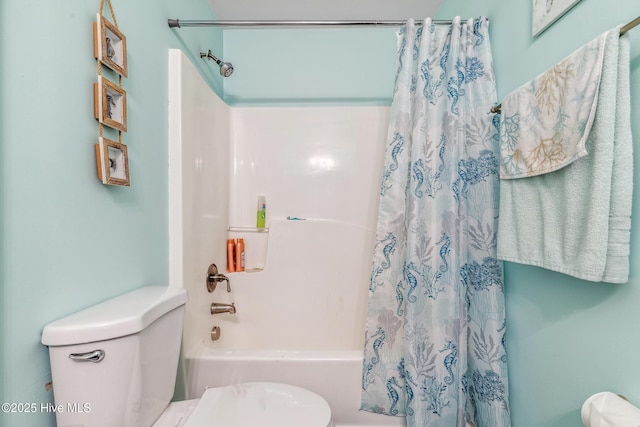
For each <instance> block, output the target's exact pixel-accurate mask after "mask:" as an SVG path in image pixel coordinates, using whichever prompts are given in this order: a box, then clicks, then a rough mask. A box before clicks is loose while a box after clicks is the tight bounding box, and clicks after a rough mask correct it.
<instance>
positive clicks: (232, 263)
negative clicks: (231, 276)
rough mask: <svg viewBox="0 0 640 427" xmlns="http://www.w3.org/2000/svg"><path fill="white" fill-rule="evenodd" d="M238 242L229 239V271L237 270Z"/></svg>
mask: <svg viewBox="0 0 640 427" xmlns="http://www.w3.org/2000/svg"><path fill="white" fill-rule="evenodd" d="M235 253H236V242H235V240H233V239H227V271H228V272H229V273H233V272H234V271H236V257H235Z"/></svg>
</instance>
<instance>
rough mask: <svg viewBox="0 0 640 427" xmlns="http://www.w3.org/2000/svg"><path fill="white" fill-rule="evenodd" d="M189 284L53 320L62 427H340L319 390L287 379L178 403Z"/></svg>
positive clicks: (47, 340) (48, 333)
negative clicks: (177, 382) (176, 395)
mask: <svg viewBox="0 0 640 427" xmlns="http://www.w3.org/2000/svg"><path fill="white" fill-rule="evenodd" d="M186 301H187V293H186V291H185V290H184V289H169V288H166V287H161V286H150V287H146V288H141V289H138V290H135V291H133V292H130V293H128V294H125V295H122V296H120V297H117V298H114V299H111V300H109V301H105V302H103V303H100V304H98V305H95V306H93V307H89V308H87V309H85V310H82V311H80V312H78V313H75V314H72V315H70V316H67V317H65V318H63V319H60V320H57V321H55V322H53V323H50V324H48V325H47V326H46V327H45V328H44V331H43V333H42V343H43V344H44V345H47V346H48V347H49V356H50V363H51V376H52V383H53V393H54V400H55V404H56V406H57V407H62V408H65V410H64V411H60V412H56V422H57V425H58V427H71V426H73V427H79V426H87V427H89V426H91V427H94V426H95V427H150V426H153V427H176V426H179V427H203V426H224V427H300V426H305V427H334V424H333V422H332V420H331V409H330V407H329V404H328V403H327V402H326V401H325V400H324V399H323V398H322V397H321V396H319V395H317V394H315V393H313V392H311V391H309V390H306V389H303V388H300V387H296V386H292V385H288V384H279V383H241V384H234V385H229V386H226V387H215V388H209V389H207V390H205V392H204V394H203V395H202V397H200V399H193V400H187V401H181V402H170V400H171V398H172V396H173V391H174V386H175V380H176V373H177V367H178V358H179V353H180V343H181V337H182V325H183V317H184V305H185V303H186Z"/></svg>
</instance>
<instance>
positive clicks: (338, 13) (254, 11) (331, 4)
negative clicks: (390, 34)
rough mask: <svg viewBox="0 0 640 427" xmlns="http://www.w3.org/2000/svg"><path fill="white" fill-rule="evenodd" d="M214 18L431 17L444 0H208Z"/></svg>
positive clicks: (326, 18) (352, 18) (338, 18)
mask: <svg viewBox="0 0 640 427" xmlns="http://www.w3.org/2000/svg"><path fill="white" fill-rule="evenodd" d="M208 1H209V5H210V6H211V8H212V9H213V13H214V14H215V15H216V17H217V18H218V19H224V20H227V19H239V20H260V19H268V20H384V19H389V20H400V19H408V18H415V19H424V18H426V17H433V16H435V14H436V12H437V11H438V9H439V8H440V6H441V5H442V3H443V2H444V0H208Z"/></svg>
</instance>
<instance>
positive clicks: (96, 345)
mask: <svg viewBox="0 0 640 427" xmlns="http://www.w3.org/2000/svg"><path fill="white" fill-rule="evenodd" d="M186 301H187V292H186V291H185V290H184V289H170V288H167V287H164V286H149V287H145V288H140V289H137V290H135V291H132V292H129V293H127V294H124V295H121V296H119V297H116V298H113V299H111V300H108V301H105V302H103V303H100V304H98V305H95V306H92V307H89V308H87V309H85V310H82V311H80V312H77V313H75V314H72V315H70V316H67V317H65V318H63V319H60V320H57V321H55V322H53V323H50V324H48V325H47V326H46V327H45V328H44V331H43V332H42V343H43V344H44V345H46V346H48V347H49V357H50V363H51V377H52V380H53V395H54V399H55V406H56V408H57V409H59V410H57V411H56V422H57V426H58V427H72V426H73V427H81V426H86V427H116V426H117V427H147V426H150V425H151V424H153V422H154V421H155V420H156V419H157V418H158V417H159V416H160V414H162V411H164V409H165V408H166V407H167V405H168V404H169V402H170V401H171V398H172V397H173V391H174V387H175V380H176V373H177V367H178V358H179V355H180V343H181V338H182V324H183V318H184V304H185V303H186Z"/></svg>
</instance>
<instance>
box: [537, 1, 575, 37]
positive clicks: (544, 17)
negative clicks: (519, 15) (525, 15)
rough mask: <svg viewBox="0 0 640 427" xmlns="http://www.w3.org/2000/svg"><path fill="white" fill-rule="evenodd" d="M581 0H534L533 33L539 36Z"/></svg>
mask: <svg viewBox="0 0 640 427" xmlns="http://www.w3.org/2000/svg"><path fill="white" fill-rule="evenodd" d="M579 2H580V0H532V18H531V35H532V36H533V37H536V36H538V35H539V34H540V33H542V32H543V31H544V30H546V29H547V28H549V27H550V26H551V24H553V23H554V22H556V21H557V20H558V19H560V17H562V15H564V14H565V13H567V12H568V11H569V10H570V9H571V8H572V7H573V6H575V5H576V4H578V3H579Z"/></svg>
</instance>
